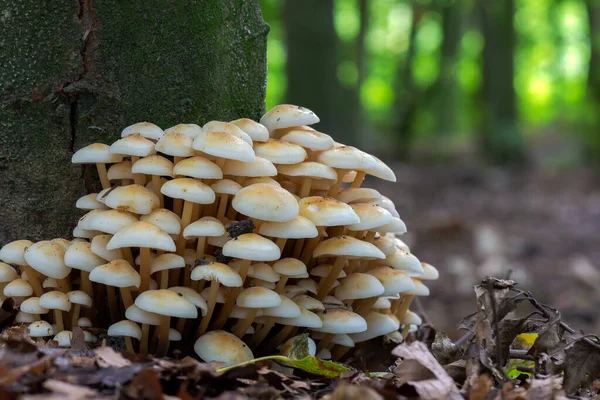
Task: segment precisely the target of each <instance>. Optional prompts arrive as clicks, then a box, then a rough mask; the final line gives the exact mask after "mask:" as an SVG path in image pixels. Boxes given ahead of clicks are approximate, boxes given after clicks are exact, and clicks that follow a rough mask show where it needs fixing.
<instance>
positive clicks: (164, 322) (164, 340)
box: [156, 315, 171, 357]
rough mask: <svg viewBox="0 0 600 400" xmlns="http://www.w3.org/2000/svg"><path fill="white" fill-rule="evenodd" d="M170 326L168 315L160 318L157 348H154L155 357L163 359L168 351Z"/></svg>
mask: <svg viewBox="0 0 600 400" xmlns="http://www.w3.org/2000/svg"><path fill="white" fill-rule="evenodd" d="M170 324H171V317H169V316H168V315H161V316H160V326H159V328H158V329H159V332H158V347H157V348H156V356H157V357H164V356H165V355H166V354H167V350H168V349H169V327H170Z"/></svg>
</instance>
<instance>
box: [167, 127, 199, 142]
mask: <svg viewBox="0 0 600 400" xmlns="http://www.w3.org/2000/svg"><path fill="white" fill-rule="evenodd" d="M201 132H202V127H200V126H198V125H196V124H177V125H175V126H172V127H170V128H168V129H165V133H181V134H182V135H185V136H187V137H189V138H191V139H194V138H195V137H196V136H198V135H199V134H200V133H201Z"/></svg>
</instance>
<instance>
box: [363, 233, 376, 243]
mask: <svg viewBox="0 0 600 400" xmlns="http://www.w3.org/2000/svg"><path fill="white" fill-rule="evenodd" d="M363 240H364V241H365V242H369V243H373V240H375V231H368V232H367V234H366V235H365V237H364V239H363Z"/></svg>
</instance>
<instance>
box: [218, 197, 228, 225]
mask: <svg viewBox="0 0 600 400" xmlns="http://www.w3.org/2000/svg"><path fill="white" fill-rule="evenodd" d="M228 198H229V196H228V195H227V194H225V193H224V194H220V195H219V208H218V210H217V219H218V220H219V221H221V222H222V221H223V220H224V219H225V211H227V200H228Z"/></svg>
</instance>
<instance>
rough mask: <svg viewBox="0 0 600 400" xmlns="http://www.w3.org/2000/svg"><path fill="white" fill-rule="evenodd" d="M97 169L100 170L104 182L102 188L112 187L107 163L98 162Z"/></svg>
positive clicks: (99, 173)
mask: <svg viewBox="0 0 600 400" xmlns="http://www.w3.org/2000/svg"><path fill="white" fill-rule="evenodd" d="M96 169H97V170H98V177H99V178H100V183H101V184H102V189H108V188H109V187H110V181H109V180H108V172H107V171H106V164H104V163H96Z"/></svg>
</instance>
